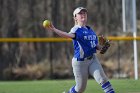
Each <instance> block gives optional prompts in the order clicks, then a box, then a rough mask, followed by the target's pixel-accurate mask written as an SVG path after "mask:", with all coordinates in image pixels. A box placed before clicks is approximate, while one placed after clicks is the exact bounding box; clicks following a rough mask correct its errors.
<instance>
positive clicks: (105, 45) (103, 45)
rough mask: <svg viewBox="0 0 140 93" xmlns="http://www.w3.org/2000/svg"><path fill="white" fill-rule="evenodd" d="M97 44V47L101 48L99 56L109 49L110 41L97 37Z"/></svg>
mask: <svg viewBox="0 0 140 93" xmlns="http://www.w3.org/2000/svg"><path fill="white" fill-rule="evenodd" d="M98 42H99V45H100V46H101V50H100V53H101V54H104V53H106V51H107V50H108V48H109V47H110V41H109V40H108V39H107V38H105V37H104V36H98Z"/></svg>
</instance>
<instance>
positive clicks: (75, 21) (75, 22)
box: [73, 15, 78, 25]
mask: <svg viewBox="0 0 140 93" xmlns="http://www.w3.org/2000/svg"><path fill="white" fill-rule="evenodd" d="M75 16H76V15H75ZM75 16H74V17H73V19H74V24H75V25H77V24H78V22H77V20H75Z"/></svg>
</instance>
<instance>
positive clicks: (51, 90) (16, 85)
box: [0, 79, 140, 93]
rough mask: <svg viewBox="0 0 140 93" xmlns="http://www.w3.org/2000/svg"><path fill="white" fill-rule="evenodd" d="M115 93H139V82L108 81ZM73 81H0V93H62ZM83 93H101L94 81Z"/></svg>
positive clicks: (89, 81) (124, 80) (127, 80)
mask: <svg viewBox="0 0 140 93" xmlns="http://www.w3.org/2000/svg"><path fill="white" fill-rule="evenodd" d="M110 82H111V83H112V85H113V87H114V88H115V90H116V93H140V80H129V79H120V80H119V79H118V80H114V79H113V80H110ZM74 84H75V82H74V80H41V81H0V93H62V92H63V91H64V90H68V89H69V88H70V87H71V86H72V85H74ZM84 93H103V91H102V89H101V87H100V85H98V84H97V83H96V82H95V80H88V85H87V88H86V91H85V92H84Z"/></svg>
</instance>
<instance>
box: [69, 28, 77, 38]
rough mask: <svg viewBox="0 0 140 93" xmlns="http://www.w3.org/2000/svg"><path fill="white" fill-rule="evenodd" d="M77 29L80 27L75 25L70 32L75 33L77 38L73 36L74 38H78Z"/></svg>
mask: <svg viewBox="0 0 140 93" xmlns="http://www.w3.org/2000/svg"><path fill="white" fill-rule="evenodd" d="M77 29H78V27H75V26H74V27H73V28H71V30H70V32H69V33H70V34H75V38H73V39H76V38H77V34H76V31H77Z"/></svg>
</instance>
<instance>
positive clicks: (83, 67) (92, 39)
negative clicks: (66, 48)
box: [47, 7, 115, 93]
mask: <svg viewBox="0 0 140 93" xmlns="http://www.w3.org/2000/svg"><path fill="white" fill-rule="evenodd" d="M87 12H88V11H87V9H86V8H83V7H78V8H76V9H75V10H74V12H73V17H74V21H75V25H74V27H72V28H71V30H70V32H69V33H67V32H64V31H61V30H59V29H56V28H55V27H54V26H53V24H51V25H50V26H49V27H48V28H47V29H48V30H49V31H53V32H55V33H57V34H58V35H60V36H61V37H66V38H72V39H73V45H74V56H73V59H72V67H73V73H74V76H75V82H76V85H75V86H73V87H72V88H70V90H69V91H68V93H83V92H84V91H85V89H86V85H87V80H88V76H89V74H90V75H91V76H93V77H94V78H95V80H96V81H97V83H98V84H100V85H101V87H102V89H103V91H104V92H105V93H115V92H114V89H113V88H112V86H111V84H110V82H109V81H108V78H107V77H106V75H105V73H104V71H103V69H102V66H101V64H100V62H99V60H98V58H97V56H96V50H99V51H100V50H101V47H100V45H99V44H98V38H97V35H96V33H95V32H94V30H92V29H91V28H90V27H89V26H87V25H86V23H87Z"/></svg>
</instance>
